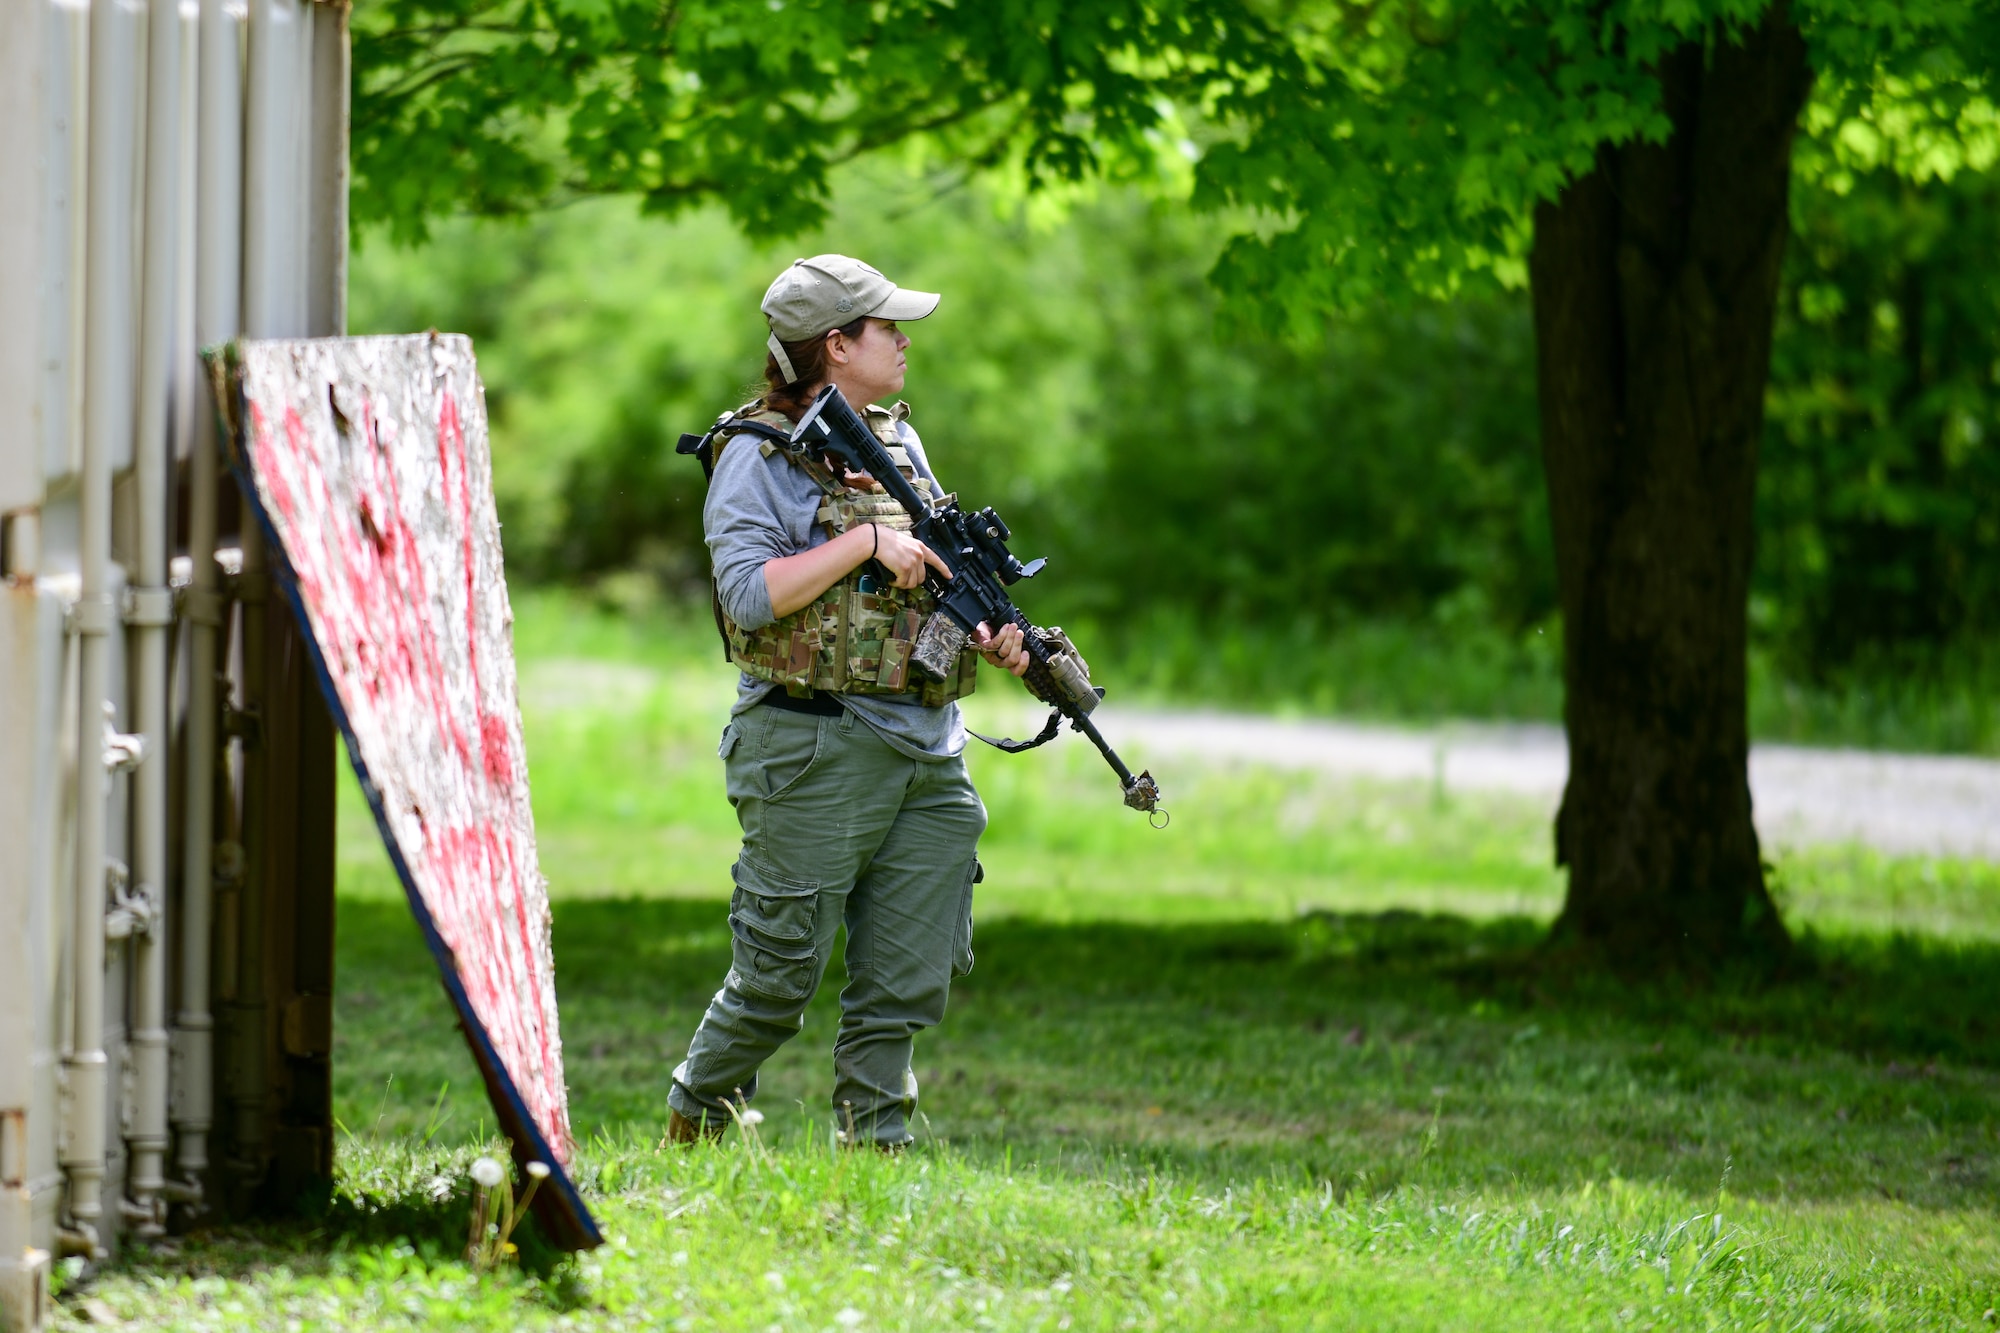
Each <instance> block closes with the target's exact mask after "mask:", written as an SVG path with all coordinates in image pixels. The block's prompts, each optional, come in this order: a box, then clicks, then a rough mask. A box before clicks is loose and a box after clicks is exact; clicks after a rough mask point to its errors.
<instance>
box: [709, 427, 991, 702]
mask: <svg viewBox="0 0 2000 1333" xmlns="http://www.w3.org/2000/svg"><path fill="white" fill-rule="evenodd" d="M862 415H863V419H864V420H866V421H867V422H868V425H869V428H870V429H872V430H873V431H874V432H875V437H876V438H877V439H879V440H881V441H882V443H883V445H884V446H886V447H887V449H888V452H889V457H890V458H891V459H892V460H893V461H894V462H895V463H896V465H897V466H898V467H900V468H901V469H902V471H903V475H904V476H906V477H908V478H909V479H910V481H911V484H912V485H914V486H915V487H916V489H917V493H918V494H919V495H921V496H923V497H924V499H926V500H929V499H930V498H931V483H930V479H929V478H927V477H923V476H920V475H918V473H917V471H916V469H915V467H914V466H913V465H912V464H911V462H910V457H909V453H908V451H907V450H905V449H904V448H903V446H902V445H900V444H899V443H897V442H896V423H897V422H899V421H902V420H904V419H905V418H906V417H907V416H908V415H909V407H908V405H907V404H904V403H898V404H896V406H895V408H894V409H893V410H890V409H885V408H881V407H873V406H871V407H869V408H867V409H866V410H865V411H864V412H863V414H862ZM735 419H736V420H738V421H755V422H760V423H763V424H766V425H771V426H776V427H778V428H779V429H782V430H785V431H790V429H791V426H792V423H791V420H790V419H789V418H787V417H786V416H784V415H783V414H782V413H779V412H775V411H771V410H769V409H767V408H765V407H764V405H763V403H762V402H761V401H760V402H756V403H752V404H750V405H749V406H747V407H744V408H741V409H739V410H738V411H737V413H736V414H735ZM723 432H724V433H721V434H718V435H717V437H716V440H715V444H714V449H715V453H716V455H717V456H720V454H721V452H722V449H723V446H724V445H725V444H727V443H728V442H729V441H730V440H732V439H734V438H736V437H735V435H733V434H730V433H728V428H727V427H726V426H725V427H724V428H723ZM753 438H754V437H753ZM757 447H758V449H760V450H761V451H762V452H763V454H764V456H765V457H766V458H769V457H770V456H771V455H772V454H773V453H782V454H783V455H784V456H785V458H786V460H787V461H788V462H790V463H791V464H792V465H793V466H795V467H798V468H800V469H802V470H803V471H804V472H805V474H806V475H807V476H809V477H811V478H812V479H813V481H814V483H816V484H817V485H818V486H819V488H820V504H819V509H818V511H817V512H816V513H815V514H814V516H813V517H814V521H815V522H817V523H818V524H819V525H820V526H821V527H822V528H823V529H824V530H825V531H826V535H827V536H828V537H838V536H839V535H840V534H841V533H843V532H846V531H847V530H848V529H850V528H853V527H855V526H857V525H858V524H862V523H880V524H881V525H882V526H883V527H885V528H894V529H896V530H898V531H901V532H908V531H909V530H910V528H911V526H912V524H911V521H910V516H909V515H908V514H906V513H904V512H903V507H902V506H901V505H899V504H897V503H896V502H895V500H894V499H892V498H891V497H890V496H889V495H888V493H887V492H885V491H883V490H881V489H879V488H873V487H871V488H870V489H868V490H857V489H855V488H853V487H850V486H847V485H845V484H844V483H843V482H842V481H841V480H840V479H839V478H836V477H835V476H834V475H833V473H832V472H831V471H829V470H828V469H827V467H826V465H825V464H824V463H823V462H821V461H820V460H819V459H817V458H809V457H807V456H806V455H805V454H803V453H795V452H793V451H792V450H790V449H787V448H786V447H785V446H783V445H781V444H779V443H777V442H776V441H774V440H758V441H757ZM868 568H869V567H868V565H866V564H863V565H861V566H860V567H858V568H856V569H854V570H853V571H851V572H850V573H849V574H848V575H847V576H846V577H845V578H843V579H841V580H840V582H838V583H836V584H834V585H833V586H832V587H830V588H828V589H827V590H826V591H825V592H823V593H821V594H820V595H819V597H818V599H817V600H815V601H813V602H812V603H811V604H810V605H807V606H805V607H803V608H801V609H799V610H797V611H794V612H792V614H790V615H788V616H782V617H780V618H779V619H777V620H774V621H772V622H771V623H770V624H768V625H765V626H764V627H762V628H761V629H754V630H746V629H744V628H743V627H742V626H740V625H738V624H737V623H736V622H735V621H733V620H731V619H730V618H729V617H728V615H727V614H726V613H724V614H723V616H722V623H723V633H724V635H725V637H726V638H727V639H728V641H729V655H730V659H731V660H732V661H734V662H735V663H736V664H737V665H738V666H739V667H741V668H742V669H743V670H744V671H746V672H748V673H749V674H750V675H752V676H756V677H757V678H759V679H760V680H768V681H771V682H773V683H775V684H778V685H782V686H784V687H785V692H786V693H787V694H791V695H793V696H795V697H798V698H807V697H810V696H811V695H812V694H813V693H814V691H817V690H828V691H832V692H834V693H836V694H907V693H909V692H910V691H911V690H917V691H919V699H920V701H921V702H922V703H923V705H924V706H925V707H926V708H941V707H943V706H944V705H945V704H947V703H950V702H951V701H952V700H954V699H961V698H963V697H965V696H966V695H968V694H971V693H972V690H973V685H974V683H975V677H976V675H977V673H978V669H979V655H978V654H977V653H976V652H975V651H974V650H973V649H971V648H970V647H968V648H966V649H965V651H963V652H962V653H960V654H959V658H958V664H957V666H956V667H955V669H954V670H953V671H952V673H951V675H950V676H948V677H947V678H946V679H944V680H941V681H935V680H932V679H930V678H929V677H928V676H926V675H924V673H923V672H921V671H917V670H914V669H913V668H912V667H911V665H910V650H911V648H912V647H913V646H914V645H915V644H916V641H917V633H918V631H919V630H921V629H922V628H923V625H924V622H925V621H926V620H928V619H929V618H930V616H931V615H932V613H933V612H935V611H936V610H937V599H936V598H934V597H932V596H931V594H930V593H929V592H928V591H926V590H925V589H923V588H921V587H918V588H911V589H907V590H906V589H902V588H898V587H896V586H894V585H893V584H890V583H887V582H885V581H883V580H882V579H881V578H880V576H879V575H870V574H868V573H866V572H865V571H866V570H867V569H868Z"/></svg>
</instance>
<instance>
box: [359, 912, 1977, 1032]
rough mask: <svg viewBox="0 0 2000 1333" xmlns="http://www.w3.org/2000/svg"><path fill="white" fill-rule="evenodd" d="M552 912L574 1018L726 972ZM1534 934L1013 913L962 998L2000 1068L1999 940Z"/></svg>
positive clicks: (1344, 919)
mask: <svg viewBox="0 0 2000 1333" xmlns="http://www.w3.org/2000/svg"><path fill="white" fill-rule="evenodd" d="M371 906H372V905H371ZM555 915H556V941H557V949H558V953H559V958H560V965H559V966H560V974H559V975H560V981H561V987H562V993H563V1001H564V1004H565V1007H566V1008H567V1006H569V1005H571V1004H574V1003H577V1002H579V1001H582V1002H586V1003H594V1002H598V1001H606V1002H612V1003H620V1002H631V1003H635V1004H639V1005H644V1004H645V1003H647V1002H648V1001H651V1002H655V1003H657V1002H662V1001H675V1000H678V1001H683V1002H684V1001H687V1000H691V999H696V998H699V999H701V1000H703V1001H705V1000H706V999H707V997H708V995H709V994H710V993H711V992H712V991H713V989H714V986H715V983H716V982H717V981H719V980H720V979H721V976H722V973H723V971H724V970H725V969H726V968H727V966H728V932H727V929H726V926H725V925H724V922H723V911H722V908H721V907H720V906H719V905H717V904H713V903H705V902H704V903H695V902H676V901H613V902H603V901H597V902H571V903H559V904H557V906H556V909H555ZM364 929H367V930H370V931H371V932H372V931H373V930H375V929H379V927H378V926H375V925H373V924H371V925H369V926H367V927H364ZM1541 937H1542V927H1541V926H1540V925H1538V924H1536V923H1534V922H1531V921H1526V920H1520V919H1506V920H1498V921H1474V920H1470V919H1467V918H1463V917H1457V916H1444V915H1420V914H1417V913H1411V912H1396V911H1391V912H1384V913H1379V914H1365V915H1364V914H1354V915H1342V914H1332V913H1314V914H1312V915H1310V916H1307V917H1304V918H1302V919H1301V920H1299V921H1297V922H1293V923H1285V924H1266V923H1261V922H1250V923H1240V924H1229V925H1221V926H1218V925H1215V924H1211V923H1202V924H1189V925H1134V924H1128V923H1122V922H1119V923H1101V924H1070V925H1054V924H1047V923H1042V922H1036V921H1027V920H1012V919H1002V920H999V921H994V922H989V923H984V924H982V925H980V926H979V928H978V932H977V939H976V941H975V943H976V945H977V947H978V955H979V961H978V966H977V968H976V970H975V971H974V973H973V975H971V976H969V977H966V978H964V979H962V980H961V981H959V982H958V983H956V985H955V986H954V991H953V998H954V1004H958V1003H960V1002H961V999H962V997H965V996H969V995H980V996H988V995H991V996H996V997H997V996H1002V995H1006V996H1010V997H1013V998H1015V999H1019V1000H1031V999H1049V1000H1057V1001H1064V1002H1066V1001H1068V1000H1071V999H1076V998H1080V997H1086V996H1087V997H1090V998H1093V999H1107V998H1113V997H1115V998H1119V999H1122V1000H1126V1001H1145V1000H1147V999H1156V1000H1163V1001H1169V1002H1171V1003H1173V1004H1174V1005H1183V1004H1186V1003H1189V1002H1190V1001H1193V1002H1196V1003H1199V1004H1201V1005H1205V1006H1211V1007H1215V1006H1220V1007H1228V1008H1232V1009H1236V1010H1240V1011H1241V1012H1242V1013H1243V1014H1244V1016H1245V1017H1246V1018H1250V1019H1252V1020H1253V1021H1258V1022H1268V1021H1271V1020H1273V1019H1282V1018H1285V1017H1308V1016H1310V1015H1311V1014H1314V1013H1320V1012H1328V1011H1330V1010H1331V1009H1333V1008H1338V1007H1339V1005H1340V1003H1341V1002H1350V1003H1352V1002H1363V1001H1367V1000H1369V999H1371V998H1377V997H1381V996H1384V995H1394V996H1395V997H1397V998H1398V999H1399V1000H1400V1001H1401V1002H1402V1003H1405V1004H1410V1005H1418V1006H1424V1007H1430V1008H1436V1009H1439V1010H1444V1011H1453V1012H1456V1011H1462V1010H1464V1008H1465V1007H1466V1006H1467V1005H1468V1004H1471V1003H1477V1002H1479V1001H1482V1000H1483V1001H1486V1002H1487V1005H1488V1011H1489V1012H1490V1013H1492V1014H1494V1015H1498V1014H1507V1013H1511V1014H1516V1015H1530V1014H1532V1015H1533V1016H1534V1017H1535V1019H1536V1021H1537V1022H1539V1023H1541V1024H1542V1026H1543V1027H1545V1028H1546V1027H1548V1026H1549V1025H1550V1024H1551V1023H1558V1024H1567V1025H1574V1026H1576V1027H1578V1028H1581V1029H1587V1030H1591V1031H1601V1030H1602V1028H1603V1026H1604V1024H1606V1023H1607V1022H1611V1023H1620V1024H1629V1025H1631V1026H1632V1027H1633V1029H1634V1035H1646V1036H1648V1038H1649V1039H1656V1038H1659V1037H1664V1036H1666V1035H1668V1034H1669V1033H1682V1034H1692V1035H1696V1036H1706V1037H1716V1038H1725V1039H1732V1040H1740V1039H1746V1038H1758V1039H1763V1040H1767V1041H1771V1042H1777V1043H1781V1044H1783V1045H1785V1046H1787V1047H1790V1046H1798V1047H1816V1048H1823V1049H1826V1050H1831V1051H1838V1052H1842V1053H1845V1054H1849V1055H1853V1056H1857V1057H1861V1058H1865V1059H1873V1060H1902V1061H1915V1062H1917V1063H1924V1062H1927V1061H1930V1060H1934V1059H1946V1060H1951V1061H1954V1062H1957V1063H1962V1064H1967V1065H1977V1066H1982V1067H1987V1068H1992V1067H1995V1066H2000V944H1994V943H1991V942H1968V943H1954V942H1950V941H1943V940H1929V939H1921V938H1914V937H1910V936H1891V937H1865V936H1863V937H1855V936H1844V937H1837V938H1824V937H1818V936H1814V935H1812V934H1807V935H1805V936H1804V937H1803V938H1802V939H1801V941H1800V945H1799V950H1798V957H1797V959H1796V960H1795V962H1794V963H1793V965H1792V966H1791V967H1790V969H1789V973H1790V974H1789V975H1788V976H1786V977H1784V978H1781V979H1779V980H1775V981H1773V980H1763V979H1757V978H1752V977H1741V978H1729V977H1724V978H1722V979H1721V980H1720V981H1715V982H1711V983H1709V984H1707V985H1696V984H1692V983H1681V982H1676V981H1666V982H1651V983H1645V984H1627V983H1623V982H1620V981H1618V980H1616V979H1614V978H1611V977H1608V976H1605V975H1602V974H1597V973H1583V974H1579V975H1564V974H1563V973H1560V972H1557V971H1553V970H1550V969H1548V968H1546V967H1544V966H1541V965H1539V964H1538V963H1537V962H1536V960H1535V958H1534V952H1533V951H1534V949H1535V946H1536V945H1537V944H1538V943H1539V942H1540V940H1541ZM829 984H830V985H831V982H830V983H829Z"/></svg>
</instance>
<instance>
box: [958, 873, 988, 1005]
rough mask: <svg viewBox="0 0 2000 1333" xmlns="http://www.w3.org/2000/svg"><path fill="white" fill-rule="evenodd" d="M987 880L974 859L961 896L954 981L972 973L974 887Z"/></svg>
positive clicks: (966, 874)
mask: <svg viewBox="0 0 2000 1333" xmlns="http://www.w3.org/2000/svg"><path fill="white" fill-rule="evenodd" d="M985 878H986V869H985V867H984V866H982V865H980V864H979V860H978V858H977V857H974V858H973V862H972V868H971V869H970V870H968V871H966V872H965V889H964V892H963V893H961V894H960V896H959V903H958V929H957V931H956V932H955V933H954V935H953V937H952V945H951V975H952V977H953V978H954V979H956V978H958V977H962V976H964V975H965V974H966V973H968V972H970V971H972V886H973V885H975V884H977V883H979V882H980V881H981V880H983V879H985Z"/></svg>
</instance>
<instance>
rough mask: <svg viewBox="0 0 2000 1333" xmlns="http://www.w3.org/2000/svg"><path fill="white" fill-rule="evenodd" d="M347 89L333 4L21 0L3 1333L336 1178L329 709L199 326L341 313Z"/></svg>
mask: <svg viewBox="0 0 2000 1333" xmlns="http://www.w3.org/2000/svg"><path fill="white" fill-rule="evenodd" d="M346 103H347V35H346V6H345V3H344V2H343V3H335V4H319V3H308V2H306V0H250V3H249V4H248V5H247V6H245V5H243V4H241V3H231V0H14V2H13V3H10V4H8V5H6V6H4V7H0V125H4V126H6V127H7V132H6V133H5V134H4V135H0V575H4V580H5V582H4V586H0V1327H8V1328H19V1327H33V1326H34V1325H35V1324H36V1323H37V1322H38V1321H39V1319H40V1318H41V1317H42V1309H41V1307H42V1305H43V1304H44V1303H45V1295H44V1293H45V1290H46V1277H47V1270H48V1265H49V1263H50V1262H51V1260H52V1258H59V1257H61V1256H63V1255H65V1254H78V1255H83V1256H85V1257H86V1258H97V1257H102V1256H103V1255H105V1254H108V1253H109V1252H110V1251H111V1250H112V1249H114V1248H116V1247H117V1246H118V1245H120V1244H123V1243H129V1242H130V1241H131V1240H133V1239H135V1238H137V1239H143V1238H145V1237H148V1236H151V1235H155V1234H159V1233H160V1232H161V1231H162V1230H163V1229H166V1228H169V1227H172V1226H175V1225H179V1224H180V1223H182V1222H185V1221H187V1220H189V1219H191V1218H193V1217H195V1216H198V1215H201V1214H204V1213H208V1214H214V1213H218V1212H221V1213H228V1212H239V1213H240V1212H243V1211H248V1210H252V1209H257V1208H266V1207H282V1206H284V1205H285V1203H286V1202H287V1201H288V1200H289V1198H291V1197H292V1196H293V1195H295V1194H296V1193H297V1192H299V1191H300V1190H302V1189H309V1188H311V1187H312V1185H313V1182H314V1181H315V1180H317V1179H319V1178H323V1177H325V1176H326V1175H327V1174H328V1173H330V1170H331V1160H332V1159H331V1152H332V1145H331V1140H330V1108H329V1102H328V1097H329V1093H328V1084H327V1056H328V1050H329V1047H330V1044H331V1043H330V1030H329V1029H330V1019H329V1015H330V1012H331V1009H330V998H331V994H332V975H331V968H332V953H331V941H332V891H333V870H332V862H333V848H332V792H333V774H334V762H335V751H334V745H333V738H332V730H331V727H330V725H329V723H328V720H327V717H326V713H325V710H324V707H323V705H322V703H321V701H320V699H319V696H318V692H317V690H316V688H315V687H314V685H313V682H312V680H311V678H310V673H309V671H308V669H307V668H306V666H305V659H304V655H303V653H302V652H300V651H298V649H299V644H298V641H297V638H296V631H295V629H294V627H293V626H292V624H291V622H290V620H289V618H288V617H287V616H286V615H285V614H284V612H283V610H282V603H281V602H280V601H279V600H277V599H275V598H269V597H268V596H267V593H268V589H267V573H266V571H267V563H266V561H265V559H264V553H263V551H262V550H261V549H260V547H259V544H258V543H257V542H256V541H255V540H254V537H253V536H251V535H239V534H240V533H241V525H240V523H239V516H238V507H237V505H236V503H235V501H234V496H233V493H232V491H231V490H230V487H229V483H228V481H227V480H226V478H225V477H224V476H223V475H222V473H221V471H220V469H219V468H218V465H217V440H216V436H215V431H214V417H213V412H212V410H211V407H210V405H209V403H208V402H207V401H206V396H205V395H206V389H205V388H204V387H203V384H204V380H203V378H202V376H201V374H200V371H199V364H198V360H197V348H198V347H199V346H202V345H206V344H212V343H217V342H221V341H225V340H227V339H229V338H231V337H235V336H237V335H239V334H243V335H248V336H299V335H318V334H336V333H340V332H343V331H344V328H343V325H344V320H345V312H344V308H343V292H344V289H345V261H346V234H347V219H346ZM218 679H220V682H221V683H220V684H219V685H218V683H217V682H218Z"/></svg>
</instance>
